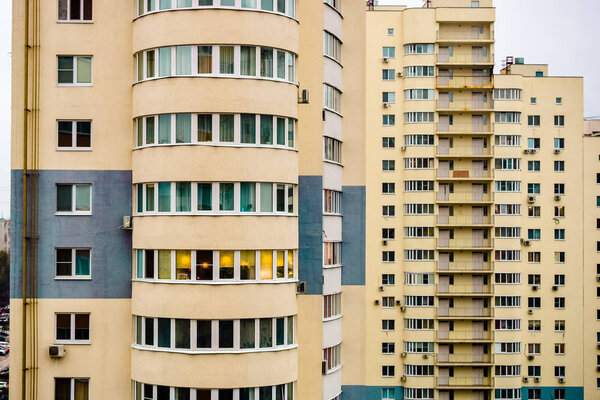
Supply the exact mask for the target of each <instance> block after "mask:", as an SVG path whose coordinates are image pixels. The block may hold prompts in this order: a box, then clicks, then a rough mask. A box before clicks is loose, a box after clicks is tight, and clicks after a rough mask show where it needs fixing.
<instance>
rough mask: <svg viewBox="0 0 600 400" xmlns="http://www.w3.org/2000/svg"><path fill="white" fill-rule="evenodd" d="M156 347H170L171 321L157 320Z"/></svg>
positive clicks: (165, 319) (167, 319)
mask: <svg viewBox="0 0 600 400" xmlns="http://www.w3.org/2000/svg"><path fill="white" fill-rule="evenodd" d="M158 347H171V320H170V319H169V318H158Z"/></svg>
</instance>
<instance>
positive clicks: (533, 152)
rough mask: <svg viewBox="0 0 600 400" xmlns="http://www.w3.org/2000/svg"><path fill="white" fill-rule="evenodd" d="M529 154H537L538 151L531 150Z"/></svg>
mask: <svg viewBox="0 0 600 400" xmlns="http://www.w3.org/2000/svg"><path fill="white" fill-rule="evenodd" d="M529 152H530V153H531V154H535V153H537V150H536V149H531V150H529Z"/></svg>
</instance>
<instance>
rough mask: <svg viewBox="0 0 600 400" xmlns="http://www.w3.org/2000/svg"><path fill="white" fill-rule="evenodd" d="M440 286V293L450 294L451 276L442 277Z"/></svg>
mask: <svg viewBox="0 0 600 400" xmlns="http://www.w3.org/2000/svg"><path fill="white" fill-rule="evenodd" d="M440 233H441V231H440ZM438 284H439V292H440V293H448V289H449V286H450V276H448V275H440V278H439V282H438Z"/></svg>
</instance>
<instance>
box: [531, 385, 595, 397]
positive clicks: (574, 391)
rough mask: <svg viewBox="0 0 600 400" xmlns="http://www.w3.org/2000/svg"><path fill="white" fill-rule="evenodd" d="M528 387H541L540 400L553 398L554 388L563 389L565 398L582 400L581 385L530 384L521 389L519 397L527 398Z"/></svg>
mask: <svg viewBox="0 0 600 400" xmlns="http://www.w3.org/2000/svg"><path fill="white" fill-rule="evenodd" d="M529 389H541V391H540V392H541V396H542V397H541V398H540V399H541V400H554V399H555V398H556V397H555V396H554V390H555V389H565V400H583V386H542V387H539V386H532V387H523V388H522V389H521V399H522V400H529Z"/></svg>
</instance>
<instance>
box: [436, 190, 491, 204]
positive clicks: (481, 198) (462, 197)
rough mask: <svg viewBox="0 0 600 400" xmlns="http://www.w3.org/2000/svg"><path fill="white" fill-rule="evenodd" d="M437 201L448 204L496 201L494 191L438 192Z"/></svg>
mask: <svg viewBox="0 0 600 400" xmlns="http://www.w3.org/2000/svg"><path fill="white" fill-rule="evenodd" d="M436 201H437V202H438V203H448V204H469V203H471V204H480V203H481V204H485V203H488V204H489V203H493V202H494V193H481V192H476V191H467V192H454V193H448V192H437V194H436Z"/></svg>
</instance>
